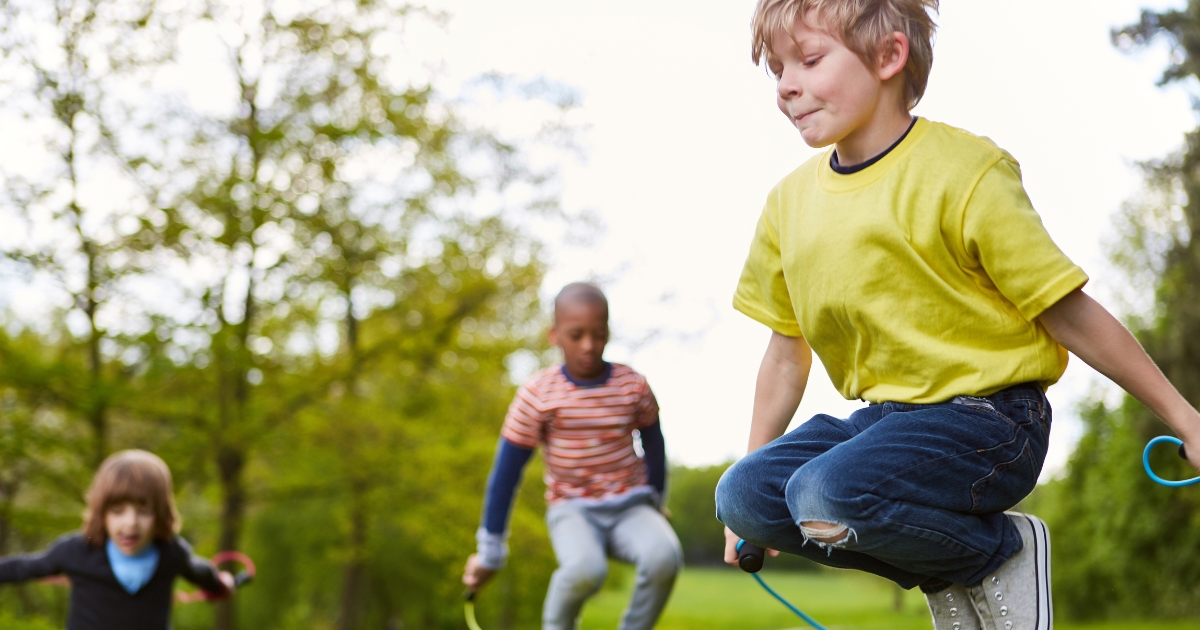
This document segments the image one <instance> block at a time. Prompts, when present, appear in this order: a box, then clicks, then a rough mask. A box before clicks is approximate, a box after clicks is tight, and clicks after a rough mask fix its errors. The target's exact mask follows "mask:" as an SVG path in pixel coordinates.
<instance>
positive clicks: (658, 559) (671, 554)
mask: <svg viewBox="0 0 1200 630" xmlns="http://www.w3.org/2000/svg"><path fill="white" fill-rule="evenodd" d="M682 567H683V560H682V559H681V558H680V557H679V554H678V553H677V552H676V551H675V549H670V550H667V551H663V552H659V553H655V554H652V555H650V556H648V557H645V558H642V559H640V560H639V561H638V563H637V570H638V574H640V575H642V576H644V578H645V579H647V580H650V581H652V582H667V581H669V580H674V579H675V576H676V575H677V574H678V573H679V569H681V568H682Z"/></svg>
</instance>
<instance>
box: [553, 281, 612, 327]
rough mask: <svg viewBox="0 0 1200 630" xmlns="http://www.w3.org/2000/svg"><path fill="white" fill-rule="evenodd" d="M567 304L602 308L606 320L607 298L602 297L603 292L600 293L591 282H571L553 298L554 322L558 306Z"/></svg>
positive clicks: (556, 318) (598, 288)
mask: <svg viewBox="0 0 1200 630" xmlns="http://www.w3.org/2000/svg"><path fill="white" fill-rule="evenodd" d="M567 302H572V303H583V304H598V305H600V306H603V307H604V319H608V298H607V297H604V291H601V290H600V287H598V286H596V285H594V284H592V283H591V282H572V283H571V284H568V285H567V286H565V287H563V288H562V290H561V291H559V292H558V295H556V296H554V321H556V322H557V321H558V308H559V306H560V305H562V304H566V303H567Z"/></svg>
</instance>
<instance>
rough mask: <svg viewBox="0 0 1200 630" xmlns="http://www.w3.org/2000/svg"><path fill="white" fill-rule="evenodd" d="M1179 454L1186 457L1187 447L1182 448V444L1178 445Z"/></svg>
mask: <svg viewBox="0 0 1200 630" xmlns="http://www.w3.org/2000/svg"><path fill="white" fill-rule="evenodd" d="M1179 456H1180V457H1182V458H1184V459H1187V449H1185V448H1183V445H1182V444H1180V445H1179Z"/></svg>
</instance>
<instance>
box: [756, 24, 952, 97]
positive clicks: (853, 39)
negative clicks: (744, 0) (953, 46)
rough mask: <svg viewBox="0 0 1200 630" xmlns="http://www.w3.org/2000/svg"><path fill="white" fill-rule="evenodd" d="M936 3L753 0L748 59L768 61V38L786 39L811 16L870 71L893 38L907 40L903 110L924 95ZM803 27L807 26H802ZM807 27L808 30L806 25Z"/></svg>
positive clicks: (931, 58) (769, 45)
mask: <svg viewBox="0 0 1200 630" xmlns="http://www.w3.org/2000/svg"><path fill="white" fill-rule="evenodd" d="M938 1H939V0H758V6H756V7H754V17H753V18H752V19H751V21H750V28H751V31H752V33H753V34H752V40H751V45H750V54H751V57H752V58H753V60H754V64H755V65H758V63H759V62H766V61H767V60H768V59H769V58H770V56H771V38H772V37H775V36H776V35H777V34H778V33H786V34H788V36H791V33H792V29H793V28H794V27H795V24H796V22H797V21H798V20H799V21H805V20H806V16H808V14H809V13H810V12H815V15H817V16H819V17H820V19H821V21H822V22H823V24H822V26H824V27H825V28H826V29H828V30H829V32H830V33H831V34H833V35H834V36H836V37H837V38H839V39H840V40H841V41H842V43H843V44H845V45H846V47H847V48H849V49H850V50H852V51H854V52H856V53H858V56H859V57H861V58H862V60H863V62H864V63H866V64H867V65H868V66H873V65H874V64H875V62H876V60H877V58H878V56H879V52H880V47H881V46H883V45H885V44H886V43H887V41H888V38H889V37H890V36H891V34H892V33H894V32H900V33H903V34H904V35H905V37H907V38H908V63H906V64H905V65H904V99H905V103H906V104H907V106H908V108H909V109H912V108H914V107H916V106H917V103H918V102H920V100H921V97H922V96H924V95H925V85H926V84H927V83H928V82H929V71H930V69H931V68H932V67H933V34H934V31H935V30H936V29H937V25H936V24H934V22H933V17H932V16H931V15H930V12H937V10H938ZM805 23H806V24H808V22H807V21H805ZM810 26H811V25H810Z"/></svg>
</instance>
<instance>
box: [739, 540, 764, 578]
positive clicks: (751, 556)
mask: <svg viewBox="0 0 1200 630" xmlns="http://www.w3.org/2000/svg"><path fill="white" fill-rule="evenodd" d="M766 553H767V552H766V551H765V550H764V549H763V548H762V547H759V546H758V545H756V544H754V543H751V542H746V541H745V540H741V541H738V544H737V554H738V566H739V567H741V569H742V570H743V571H745V572H746V573H758V571H759V569H762V566H763V557H764V556H766Z"/></svg>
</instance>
